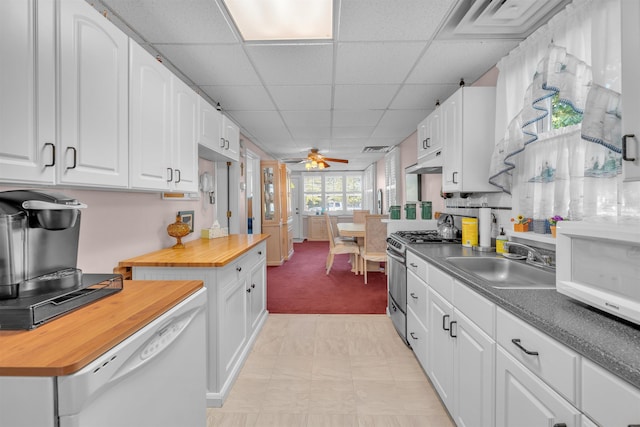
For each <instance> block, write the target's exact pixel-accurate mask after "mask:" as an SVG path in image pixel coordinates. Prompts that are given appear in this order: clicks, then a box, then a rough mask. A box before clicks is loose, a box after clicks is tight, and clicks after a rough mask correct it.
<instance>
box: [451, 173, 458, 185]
mask: <svg viewBox="0 0 640 427" xmlns="http://www.w3.org/2000/svg"><path fill="white" fill-rule="evenodd" d="M457 175H458V172H454V173H452V174H451V182H453V183H454V184H457V183H458V181H456V176H457Z"/></svg>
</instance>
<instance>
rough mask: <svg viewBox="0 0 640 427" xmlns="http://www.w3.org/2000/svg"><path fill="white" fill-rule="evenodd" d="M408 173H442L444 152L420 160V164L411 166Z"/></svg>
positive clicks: (439, 151)
mask: <svg viewBox="0 0 640 427" xmlns="http://www.w3.org/2000/svg"><path fill="white" fill-rule="evenodd" d="M406 172H407V173H413V174H430V173H442V150H438V151H436V152H435V153H430V154H429V155H427V156H425V157H423V158H421V159H419V160H418V163H416V164H415V165H413V166H409V167H408V168H407V169H406Z"/></svg>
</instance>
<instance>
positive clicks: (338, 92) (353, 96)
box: [333, 84, 400, 110]
mask: <svg viewBox="0 0 640 427" xmlns="http://www.w3.org/2000/svg"><path fill="white" fill-rule="evenodd" d="M398 88H400V85H358V84H355V85H336V86H335V91H334V99H333V108H334V109H336V110H358V109H367V110H369V109H371V110H381V109H385V108H387V107H388V106H389V104H390V103H391V100H392V99H393V96H394V95H395V94H396V92H398Z"/></svg>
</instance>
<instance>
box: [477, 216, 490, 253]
mask: <svg viewBox="0 0 640 427" xmlns="http://www.w3.org/2000/svg"><path fill="white" fill-rule="evenodd" d="M478 222H479V228H480V247H482V248H490V247H491V208H480V209H478Z"/></svg>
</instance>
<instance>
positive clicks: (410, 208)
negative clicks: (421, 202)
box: [404, 203, 416, 219]
mask: <svg viewBox="0 0 640 427" xmlns="http://www.w3.org/2000/svg"><path fill="white" fill-rule="evenodd" d="M404 217H405V218H406V219H416V204H415V203H407V204H405V205H404Z"/></svg>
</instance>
